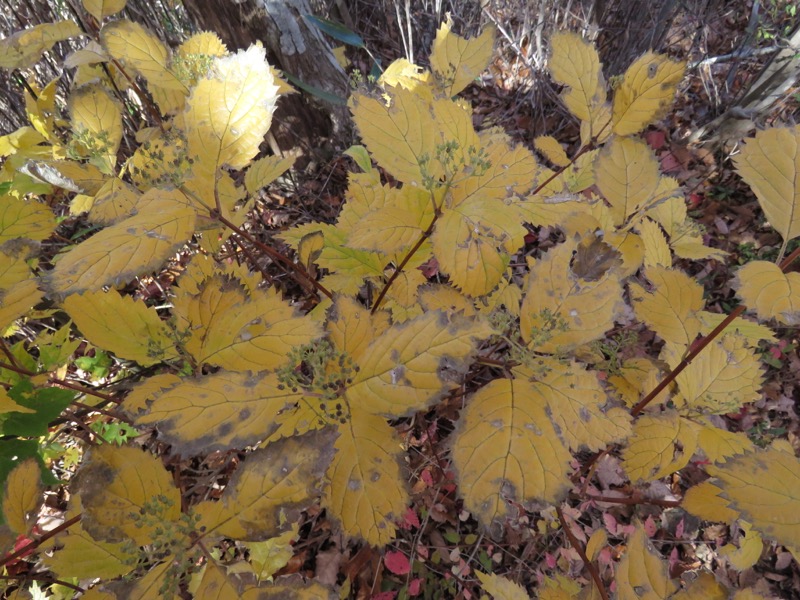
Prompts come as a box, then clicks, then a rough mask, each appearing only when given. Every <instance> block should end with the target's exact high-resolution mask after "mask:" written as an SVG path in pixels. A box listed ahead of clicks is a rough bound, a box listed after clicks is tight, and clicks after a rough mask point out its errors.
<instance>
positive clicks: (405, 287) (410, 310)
mask: <svg viewBox="0 0 800 600" xmlns="http://www.w3.org/2000/svg"><path fill="white" fill-rule="evenodd" d="M427 281H428V280H427V278H426V277H425V274H424V273H423V272H422V271H420V270H419V269H406V270H404V271H401V272H400V275H398V276H397V278H396V279H395V280H394V283H392V287H390V288H389V292H388V293H387V294H386V304H385V306H384V308H386V309H388V310H389V311H390V312H391V313H392V320H393V321H394V322H395V323H400V322H403V321H408V320H409V319H413V318H415V317H418V316H420V315H421V314H422V312H423V309H422V306H420V304H419V302H418V292H419V288H420V286H422V285H424V284H425V283H427Z"/></svg>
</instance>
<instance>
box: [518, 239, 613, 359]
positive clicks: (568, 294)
mask: <svg viewBox="0 0 800 600" xmlns="http://www.w3.org/2000/svg"><path fill="white" fill-rule="evenodd" d="M576 245H577V244H576V243H570V242H567V243H564V244H561V245H559V246H556V247H555V248H552V249H551V250H549V251H548V252H547V253H546V254H545V255H544V256H543V257H542V258H540V259H538V260H536V261H533V262H532V264H531V269H530V272H529V273H528V277H527V280H526V283H525V286H524V289H525V295H524V297H523V300H522V308H521V309H520V326H521V331H522V338H523V339H524V340H525V341H526V342H527V343H529V344H533V346H534V347H535V348H536V350H538V351H541V352H546V353H556V352H562V351H567V350H569V349H571V348H575V347H577V346H579V345H581V344H586V343H588V342H591V341H592V340H595V339H597V338H599V337H601V336H602V335H603V334H604V333H605V332H606V331H607V330H609V329H611V327H613V325H614V319H615V318H616V317H617V316H618V314H619V313H620V310H621V307H622V304H621V300H620V295H621V287H620V282H619V278H618V276H617V275H616V273H615V271H614V270H610V271H608V272H607V273H605V274H604V275H603V276H601V277H600V279H598V280H597V281H585V280H582V279H580V278H579V277H578V276H577V275H575V274H574V273H573V272H572V270H571V269H570V266H569V263H570V260H571V258H572V253H573V251H574V249H575V247H576Z"/></svg>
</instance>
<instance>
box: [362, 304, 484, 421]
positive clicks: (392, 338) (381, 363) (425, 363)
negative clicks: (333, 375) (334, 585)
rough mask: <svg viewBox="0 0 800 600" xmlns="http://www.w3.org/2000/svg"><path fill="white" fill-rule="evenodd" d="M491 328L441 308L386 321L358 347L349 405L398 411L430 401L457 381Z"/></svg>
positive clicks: (397, 413)
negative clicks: (378, 333) (407, 318)
mask: <svg viewBox="0 0 800 600" xmlns="http://www.w3.org/2000/svg"><path fill="white" fill-rule="evenodd" d="M491 333H492V330H491V328H490V327H489V326H488V325H486V324H485V323H483V322H480V321H477V322H476V321H474V320H472V319H468V318H466V317H464V316H462V315H455V314H453V315H448V314H445V313H443V312H440V311H434V312H429V313H425V314H423V315H421V316H419V317H417V318H416V319H413V320H411V321H406V322H405V323H402V324H398V325H394V326H392V327H390V328H389V329H387V330H386V331H385V332H384V333H383V334H382V335H381V336H380V337H378V338H377V339H375V341H373V342H372V343H371V344H370V345H369V346H367V347H366V348H365V349H363V350H362V351H361V357H360V359H359V360H358V365H359V367H360V370H359V371H358V373H357V374H356V375H355V377H353V383H352V385H351V386H350V387H349V388H348V391H347V397H348V398H349V401H350V405H351V407H353V409H354V410H355V411H367V412H370V413H372V414H378V415H387V416H394V417H399V416H402V415H407V414H409V413H411V412H413V411H417V410H421V409H423V408H425V407H427V406H430V405H431V404H432V403H433V402H436V401H437V400H438V399H439V398H441V397H442V395H443V394H445V393H446V392H447V391H449V390H451V389H453V388H454V387H457V386H458V385H460V383H461V379H462V377H463V376H464V374H465V373H466V372H467V369H469V365H470V362H471V360H472V357H473V355H474V353H475V351H476V348H475V346H476V339H481V338H486V337H489V336H490V335H491Z"/></svg>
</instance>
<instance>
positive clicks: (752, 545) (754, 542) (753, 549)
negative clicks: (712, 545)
mask: <svg viewBox="0 0 800 600" xmlns="http://www.w3.org/2000/svg"><path fill="white" fill-rule="evenodd" d="M739 526H740V527H741V529H742V531H743V532H744V536H740V537H739V547H738V548H737V547H736V546H734V545H733V544H725V545H724V546H722V547H721V548H719V550H718V552H719V553H720V555H722V556H724V557H725V558H727V559H728V562H729V563H730V565H731V566H732V567H733V568H734V569H736V570H737V571H744V570H745V569H749V568H750V567H752V566H753V565H755V564H756V563H757V562H758V559H759V558H761V552H762V551H763V550H764V542H763V541H762V540H761V534H759V533H758V532H757V531H755V530H753V529H752V528H751V527H750V525H749V524H748V523H747V522H745V521H739Z"/></svg>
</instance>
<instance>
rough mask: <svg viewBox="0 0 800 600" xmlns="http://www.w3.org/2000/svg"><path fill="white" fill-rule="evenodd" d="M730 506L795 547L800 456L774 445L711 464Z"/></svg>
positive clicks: (799, 533) (799, 530) (799, 539)
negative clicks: (775, 447)
mask: <svg viewBox="0 0 800 600" xmlns="http://www.w3.org/2000/svg"><path fill="white" fill-rule="evenodd" d="M706 470H707V471H708V473H709V474H710V475H712V476H713V477H716V478H717V479H718V481H717V482H716V485H717V486H719V488H720V489H721V490H722V493H721V496H722V497H723V498H725V499H726V500H727V501H728V504H729V506H730V507H731V508H732V509H733V510H735V511H738V512H739V513H740V514H741V516H742V518H744V519H745V520H747V521H748V522H749V523H751V524H752V526H753V528H754V529H755V530H756V531H758V532H760V533H761V534H763V535H764V536H765V537H767V538H770V539H772V540H775V541H776V542H778V543H779V544H783V545H785V546H790V547H793V548H796V547H797V546H799V545H800V511H798V506H800V460H798V459H797V457H795V456H794V455H793V454H790V453H789V452H785V451H783V450H776V449H774V448H771V449H769V450H764V451H756V452H749V453H747V454H742V455H740V456H736V457H734V458H732V459H730V460H729V461H727V462H726V463H725V464H724V465H709V466H708V467H706Z"/></svg>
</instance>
